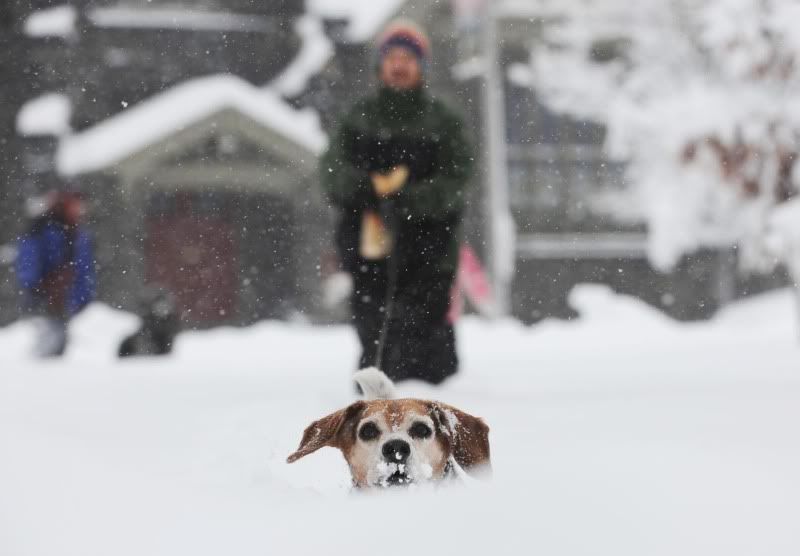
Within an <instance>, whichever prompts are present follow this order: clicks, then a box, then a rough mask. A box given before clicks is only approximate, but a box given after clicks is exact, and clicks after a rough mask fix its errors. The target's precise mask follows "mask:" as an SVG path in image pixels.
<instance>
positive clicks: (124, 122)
mask: <svg viewBox="0 0 800 556" xmlns="http://www.w3.org/2000/svg"><path fill="white" fill-rule="evenodd" d="M231 109H232V110H235V111H237V112H240V113H241V114H243V115H245V116H247V117H249V118H251V119H252V120H254V121H256V122H258V123H259V124H261V125H263V126H264V127H266V128H269V129H271V130H273V131H275V132H276V133H278V134H279V135H281V136H282V137H285V138H286V139H287V140H289V141H292V142H294V143H295V144H297V145H298V146H300V147H302V148H303V149H305V150H307V151H309V152H311V153H314V154H319V153H321V152H322V151H323V150H324V148H325V146H326V144H327V137H326V135H325V133H324V132H323V131H322V129H321V128H320V126H319V122H318V117H317V114H316V112H314V111H313V110H310V109H304V110H301V111H300V110H295V109H294V108H292V107H291V106H289V105H288V104H287V103H286V102H284V101H283V100H281V99H280V98H279V97H278V96H277V95H276V94H275V93H274V92H272V91H269V90H264V89H259V88H258V87H254V86H253V85H251V84H250V83H248V82H246V81H244V80H242V79H239V78H238V77H235V76H233V75H215V76H211V77H204V78H199V79H192V80H189V81H186V82H184V83H182V84H180V85H177V86H175V87H173V88H171V89H169V90H167V91H165V92H163V93H160V94H158V95H156V96H154V97H152V98H150V99H148V100H145V101H143V102H141V103H139V104H137V105H136V106H134V107H132V108H129V109H126V110H123V111H122V112H120V113H119V114H117V115H115V116H112V117H110V118H108V119H107V120H104V121H102V122H100V123H99V124H97V125H95V126H94V127H91V128H89V129H87V130H85V131H82V132H80V133H78V134H75V135H71V136H67V137H64V138H63V139H62V140H61V143H60V145H59V150H58V154H57V167H58V170H59V172H60V173H62V174H65V175H75V174H82V173H89V172H95V171H99V170H102V169H104V168H108V167H109V166H112V165H114V164H115V163H118V162H120V161H122V160H124V159H125V158H128V157H129V156H131V155H133V154H135V153H137V152H140V151H142V150H144V149H145V148H147V146H148V145H151V144H153V143H155V142H157V141H159V140H163V139H165V138H167V137H169V136H170V135H171V134H174V133H177V132H179V131H181V130H183V129H185V128H188V127H190V126H192V125H193V124H196V123H198V122H200V121H201V120H203V119H205V118H208V117H210V116H213V115H214V114H216V113H219V112H222V111H224V110H231Z"/></svg>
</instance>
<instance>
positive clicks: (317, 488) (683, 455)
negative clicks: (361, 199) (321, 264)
mask: <svg viewBox="0 0 800 556" xmlns="http://www.w3.org/2000/svg"><path fill="white" fill-rule="evenodd" d="M573 301H574V304H575V305H576V306H577V307H578V308H579V309H580V310H581V311H582V312H583V316H582V318H581V319H579V320H578V321H575V322H572V323H564V322H554V321H547V322H545V323H544V324H542V325H540V326H538V327H536V328H530V329H529V328H524V327H522V326H521V325H518V324H517V323H515V322H512V321H501V322H495V323H490V322H484V321H479V320H475V319H467V320H465V321H464V322H462V323H461V324H460V325H459V329H458V334H459V341H460V346H459V349H460V353H461V356H462V373H461V375H460V376H459V377H457V378H456V379H454V380H452V381H450V382H448V383H447V384H446V385H444V386H443V387H442V388H440V389H433V388H431V387H426V386H424V385H422V384H419V383H408V384H402V385H400V390H401V393H402V394H404V395H412V396H417V397H431V398H437V399H441V400H443V401H446V402H448V403H451V404H453V405H456V406H460V407H462V408H463V409H465V410H467V411H470V412H472V413H475V414H477V415H480V416H482V417H484V418H485V419H486V421H487V422H488V423H489V425H490V426H491V428H492V432H491V441H492V449H493V462H494V479H493V480H492V481H491V482H490V483H486V484H484V483H477V484H472V483H470V484H468V485H466V486H457V487H448V488H440V489H437V490H433V489H427V488H418V489H415V490H413V491H403V492H394V491H393V492H385V493H380V494H378V495H369V496H367V495H356V494H353V493H351V492H350V491H349V488H348V475H347V470H346V467H345V464H344V461H343V459H342V457H341V456H340V455H339V453H338V452H336V451H335V450H332V449H323V450H322V451H320V452H318V453H317V454H314V455H313V456H310V457H308V458H305V459H303V460H301V461H299V462H298V463H296V464H293V465H287V464H286V463H285V458H286V456H287V455H288V454H289V453H290V452H291V451H292V450H293V449H294V448H295V447H296V445H297V443H298V442H299V439H300V434H301V431H302V429H303V428H304V427H305V426H306V425H307V424H308V423H309V422H310V421H311V420H313V419H315V418H318V417H320V416H322V415H324V414H326V413H328V412H330V411H332V410H335V409H338V408H339V407H341V406H343V405H345V404H347V403H349V402H350V401H352V399H353V395H352V386H351V384H350V383H349V381H348V375H349V373H350V371H351V365H352V364H353V362H354V361H355V359H356V342H355V337H354V334H353V333H352V332H351V331H350V330H349V329H347V328H346V327H330V328H312V327H309V326H307V325H303V324H283V323H263V324H259V325H257V326H253V327H251V328H248V329H237V330H234V329H221V330H220V329H218V330H214V331H209V332H197V333H191V334H184V335H182V336H181V337H180V339H179V342H178V345H177V349H176V353H175V354H174V356H172V357H170V358H166V359H162V360H140V361H126V362H124V363H120V362H117V361H116V360H115V359H114V358H113V353H114V351H115V349H116V346H117V343H118V342H119V339H120V338H121V337H122V336H123V335H124V334H126V333H128V332H129V331H131V330H132V329H133V328H135V326H136V320H135V318H133V317H131V316H130V315H126V314H121V313H119V312H116V311H113V310H111V309H109V308H107V307H104V306H100V305H94V306H92V307H90V308H89V310H87V311H86V312H85V313H84V314H83V315H81V316H80V317H79V319H78V320H77V321H76V322H75V323H74V326H73V331H72V333H73V340H74V342H73V345H72V347H71V350H70V352H69V353H68V356H67V357H66V359H65V360H64V361H61V362H55V363H40V362H36V361H33V360H31V359H30V358H29V357H28V355H27V353H28V349H29V347H30V342H31V332H32V330H31V324H30V323H28V322H20V323H16V324H14V325H12V326H10V327H8V328H5V329H0V554H2V555H3V556H29V555H37V556H67V555H76V556H77V555H80V556H90V555H98V556H99V555H103V556H116V555H131V556H133V555H136V556H141V555H148V556H151V555H170V556H177V555H191V556H201V555H220V554H230V555H234V556H241V555H251V554H252V555H265V554H315V555H320V554H350V555H353V554H381V555H386V554H408V553H411V554H442V555H444V554H458V555H459V556H465V555H467V554H480V555H483V554H515V555H516V554H543V555H556V554H565V555H575V554H587V555H588V554H592V555H598V554H609V555H612V554H613V555H614V556H623V555H636V556H643V555H648V556H651V555H661V554H664V555H680V556H686V555H694V554H697V555H703V556H708V555H715V554H724V555H725V556H732V555H739V554H741V555H744V554H748V555H749V554H759V555H762V554H763V555H770V556H779V555H787V556H789V555H792V556H795V555H796V554H800V527H798V523H800V433H798V424H799V423H800V342H798V334H797V330H798V326H797V322H796V315H795V313H794V310H795V307H794V300H793V298H792V295H791V294H790V293H789V292H788V291H786V292H779V293H774V294H769V295H766V296H762V297H759V298H757V299H753V300H750V301H747V302H743V303H740V304H738V305H737V306H734V307H732V308H730V309H728V310H726V311H724V312H723V313H721V314H720V315H719V316H718V317H717V318H715V319H714V320H713V321H711V322H708V323H702V324H690V325H687V324H677V323H674V322H672V321H669V320H667V319H666V318H665V317H663V316H662V315H660V314H659V313H657V312H655V311H654V310H651V309H649V308H648V307H646V306H644V305H643V304H641V303H639V302H638V301H635V300H632V299H629V298H626V297H620V296H616V295H614V294H612V293H610V292H609V291H608V290H606V289H605V288H602V287H599V286H581V287H579V288H578V289H577V290H576V291H575V292H574V296H573Z"/></svg>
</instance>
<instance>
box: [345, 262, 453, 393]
mask: <svg viewBox="0 0 800 556" xmlns="http://www.w3.org/2000/svg"><path fill="white" fill-rule="evenodd" d="M396 271H397V278H396V286H395V288H394V292H393V293H394V295H393V302H392V303H391V304H388V305H387V300H388V298H387V290H388V289H389V287H390V277H389V272H390V266H389V263H387V262H386V261H381V262H366V261H360V264H358V265H356V266H355V268H354V269H353V271H352V273H353V281H354V288H353V296H352V299H351V304H352V311H353V320H354V324H355V328H356V331H357V333H358V338H359V340H360V341H361V348H362V353H361V359H360V361H359V368H364V367H368V366H372V365H375V364H376V360H377V352H378V348H379V343H380V336H381V329H382V327H383V325H384V320H385V318H386V312H387V308H388V307H390V312H391V314H390V315H389V322H388V330H387V334H386V340H385V344H384V346H383V357H382V362H381V370H382V371H384V372H385V373H386V374H387V376H388V377H389V378H391V379H392V380H395V381H399V380H405V379H411V378H415V379H420V380H425V381H427V382H430V383H433V384H438V383H440V382H442V381H443V380H444V379H445V378H447V377H448V376H451V375H453V374H455V372H456V370H457V367H458V357H457V355H456V349H455V335H454V333H453V327H452V326H451V325H450V323H448V322H447V319H446V315H447V310H448V307H449V304H450V288H451V286H452V283H453V277H454V276H453V274H452V273H448V272H440V271H428V270H425V269H424V268H420V267H406V268H397V269H396ZM388 293H389V295H391V293H392V292H388Z"/></svg>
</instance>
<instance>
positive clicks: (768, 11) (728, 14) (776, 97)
mask: <svg viewBox="0 0 800 556" xmlns="http://www.w3.org/2000/svg"><path fill="white" fill-rule="evenodd" d="M548 5H549V3H548V2H545V3H544V8H545V9H546V8H547V6H548ZM551 8H553V9H552V10H546V11H547V13H558V14H560V15H557V16H552V17H550V16H548V17H546V18H545V19H544V25H543V37H542V41H541V43H539V44H538V45H537V47H536V48H535V49H534V51H533V53H532V57H531V64H530V66H526V67H524V68H519V67H518V68H515V73H514V75H513V76H512V77H514V78H516V79H517V80H520V79H524V80H526V81H527V82H528V83H530V84H531V85H532V86H535V87H536V89H537V91H538V92H539V93H540V94H541V96H542V98H543V100H544V102H546V103H547V104H548V105H549V106H551V107H552V108H553V109H555V110H557V111H560V112H564V113H568V114H571V115H574V116H577V117H581V118H588V119H591V120H595V121H599V122H601V123H604V124H605V125H606V126H607V129H608V132H607V137H606V149H607V151H608V154H609V155H610V156H611V157H613V158H615V159H619V160H624V161H627V162H628V170H627V174H628V175H627V176H626V178H627V179H626V182H627V183H628V187H627V189H626V190H625V192H624V194H623V195H621V196H620V197H619V198H618V199H616V202H615V203H614V211H615V212H616V213H617V214H618V215H619V216H621V217H627V218H636V219H643V220H644V221H645V222H647V224H648V226H649V229H650V256H651V259H652V260H653V262H654V263H655V264H657V265H658V266H660V267H662V268H668V267H670V266H671V265H673V264H675V263H676V262H677V261H678V259H679V258H680V256H681V255H682V254H684V253H687V252H691V251H692V250H695V249H697V248H698V247H701V246H736V247H737V248H739V249H740V255H741V261H742V264H743V266H745V267H747V268H748V269H754V268H757V269H762V270H763V269H765V268H769V267H770V266H771V265H773V264H774V263H775V262H777V261H776V255H780V256H784V255H785V254H786V253H788V252H789V251H786V250H784V251H782V252H780V253H775V252H773V251H771V250H770V249H768V244H767V242H766V241H765V238H766V236H767V232H768V230H772V232H773V233H779V229H782V228H780V227H778V228H776V227H774V226H772V227H771V226H770V225H769V222H770V218H771V215H772V213H773V212H774V211H775V210H776V207H777V206H779V205H781V204H782V203H784V202H785V201H787V200H788V199H790V198H791V197H792V196H793V195H795V194H796V193H797V191H798V172H797V170H796V165H795V161H796V158H797V153H798V148H799V147H800V94H798V93H800V56H798V53H800V30H797V26H796V24H795V23H794V22H797V21H798V20H800V3H798V2H796V1H795V0H759V1H753V0H715V1H711V0H669V1H664V2H642V3H631V2H627V1H626V0H602V1H601V0H570V1H567V2H565V1H559V2H558V3H557V5H556V4H553V5H552V6H551ZM795 254H796V251H795ZM784 262H786V263H789V261H787V260H785V259H784ZM790 266H791V265H790ZM794 266H797V265H796V264H794ZM795 278H796V279H797V278H798V277H797V276H795Z"/></svg>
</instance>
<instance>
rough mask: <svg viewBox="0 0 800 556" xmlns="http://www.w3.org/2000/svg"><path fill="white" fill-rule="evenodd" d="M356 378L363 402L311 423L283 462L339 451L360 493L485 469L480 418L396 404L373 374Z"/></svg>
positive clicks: (445, 408) (408, 401)
mask: <svg viewBox="0 0 800 556" xmlns="http://www.w3.org/2000/svg"><path fill="white" fill-rule="evenodd" d="M355 379H356V382H357V383H358V384H359V386H360V387H361V390H362V391H363V392H364V395H365V398H366V399H364V400H361V401H357V402H355V403H353V404H350V405H349V406H347V407H345V408H344V409H340V410H339V411H336V412H335V413H332V414H330V415H327V416H326V417H323V418H322V419H319V420H317V421H314V422H313V423H311V424H310V425H309V426H308V427H307V428H306V429H305V431H304V432H303V438H302V440H301V441H300V446H299V447H298V448H297V451H295V452H294V453H293V454H291V455H290V456H289V457H288V458H287V462H288V463H293V462H295V461H297V460H298V459H300V458H302V457H305V456H307V455H309V454H312V453H314V452H316V451H317V450H319V449H320V448H322V447H324V446H331V447H333V448H338V449H339V450H341V452H342V454H343V455H344V458H345V460H346V461H347V464H348V466H349V467H350V474H351V476H352V479H353V485H354V486H355V487H356V488H359V489H364V488H374V487H393V486H408V485H411V484H421V483H425V482H429V481H433V482H436V481H441V480H443V479H446V478H448V477H451V476H454V475H461V476H463V474H464V472H465V471H469V472H470V473H471V474H472V473H474V474H479V473H485V472H488V471H489V470H490V461H489V427H488V426H487V425H486V423H484V422H483V421H482V420H481V419H480V418H478V417H474V416H472V415H469V414H468V413H465V412H463V411H461V410H459V409H456V408H455V407H452V406H449V405H446V404H443V403H440V402H435V401H426V400H418V399H413V398H404V399H395V396H394V385H393V384H392V382H391V381H390V380H389V379H388V378H387V377H386V375H384V374H383V373H382V372H381V371H379V370H377V369H365V370H362V371H359V372H358V373H356V375H355Z"/></svg>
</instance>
